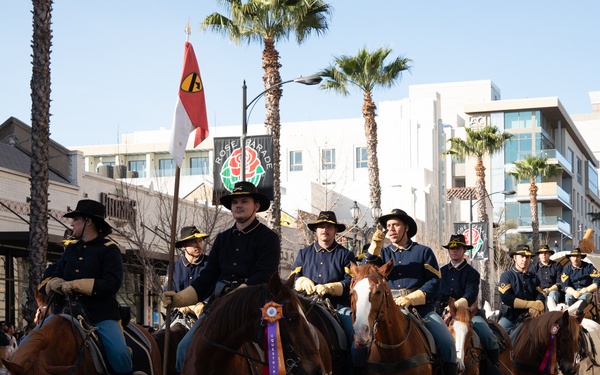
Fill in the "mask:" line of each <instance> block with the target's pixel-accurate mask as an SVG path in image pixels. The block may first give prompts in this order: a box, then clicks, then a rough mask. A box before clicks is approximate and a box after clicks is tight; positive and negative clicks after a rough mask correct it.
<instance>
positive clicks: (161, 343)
mask: <svg viewBox="0 0 600 375" xmlns="http://www.w3.org/2000/svg"><path fill="white" fill-rule="evenodd" d="M187 332H188V328H187V327H186V326H184V325H183V324H181V323H176V324H173V325H171V331H170V333H169V348H168V349H167V350H168V356H167V362H168V364H167V373H166V375H177V370H175V358H176V354H177V345H179V343H180V342H181V339H183V336H185V334H186V333H187ZM152 337H153V338H154V341H156V345H157V346H158V347H159V348H160V359H161V360H163V361H164V359H165V350H164V347H165V330H164V329H161V330H158V331H156V332H154V333H153V334H152Z"/></svg>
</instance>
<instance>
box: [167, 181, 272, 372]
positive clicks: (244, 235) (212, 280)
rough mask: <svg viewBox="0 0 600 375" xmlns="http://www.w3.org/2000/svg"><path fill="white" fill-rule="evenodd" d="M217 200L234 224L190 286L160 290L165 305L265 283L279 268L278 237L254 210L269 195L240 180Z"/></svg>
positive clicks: (186, 341)
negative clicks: (260, 219)
mask: <svg viewBox="0 0 600 375" xmlns="http://www.w3.org/2000/svg"><path fill="white" fill-rule="evenodd" d="M220 201H221V204H222V205H223V206H225V208H227V209H228V210H230V211H231V214H232V216H233V218H234V220H235V224H234V225H233V227H231V228H230V229H227V230H226V231H223V232H221V233H219V234H218V235H217V238H216V239H215V242H214V245H213V247H212V249H211V251H210V254H209V256H208V261H207V264H206V266H205V267H204V268H203V269H202V270H201V271H200V274H199V275H198V277H197V278H196V279H195V280H194V281H192V284H191V285H190V286H189V287H187V288H185V289H184V290H182V291H181V292H178V293H176V292H173V291H167V292H164V293H163V295H162V302H163V305H164V306H166V307H169V306H170V307H182V306H189V305H194V304H197V303H198V302H199V301H204V300H205V299H206V298H208V297H210V296H211V295H213V294H214V295H216V296H219V295H221V294H222V293H224V292H227V291H231V290H234V289H235V288H238V287H244V286H246V285H257V284H263V283H267V282H269V278H270V277H271V275H273V274H274V273H276V272H277V271H278V267H279V258H280V256H281V247H280V243H279V237H278V236H277V234H276V233H275V232H273V231H272V230H271V229H269V228H268V227H267V226H266V225H264V224H262V223H261V222H259V221H258V219H257V218H256V213H257V212H263V211H266V210H267V209H268V208H269V206H270V204H271V202H270V201H269V198H268V197H267V196H266V195H264V194H261V193H259V192H258V190H257V189H256V186H254V185H253V184H252V183H250V182H247V181H240V182H237V183H236V184H235V186H234V188H233V191H232V192H231V194H228V195H224V196H222V197H221V198H220ZM201 321H202V316H200V317H199V318H198V320H197V321H196V324H194V326H193V327H192V329H190V330H189V331H188V333H187V334H186V335H185V336H184V338H183V339H182V340H181V342H180V343H179V346H178V347H177V360H176V369H177V372H181V368H182V366H183V361H184V359H185V354H186V352H187V348H188V346H189V345H190V342H191V340H192V335H193V334H194V332H196V329H197V328H198V325H199V324H200V322H201Z"/></svg>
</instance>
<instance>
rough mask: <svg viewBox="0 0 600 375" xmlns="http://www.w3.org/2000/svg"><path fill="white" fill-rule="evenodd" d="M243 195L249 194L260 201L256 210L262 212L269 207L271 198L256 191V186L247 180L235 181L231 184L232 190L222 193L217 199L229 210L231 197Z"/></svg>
mask: <svg viewBox="0 0 600 375" xmlns="http://www.w3.org/2000/svg"><path fill="white" fill-rule="evenodd" d="M243 195H249V196H251V197H252V198H254V200H256V201H258V202H260V208H259V209H258V211H257V212H263V211H266V210H268V209H269V206H271V200H270V199H269V197H267V196H266V195H264V194H261V193H259V192H258V189H257V188H256V186H254V184H253V183H251V182H248V181H239V182H236V183H235V185H234V186H233V191H232V192H231V194H227V195H223V196H222V197H221V198H220V199H219V200H220V201H221V204H222V205H223V206H225V207H226V208H227V209H228V210H231V201H232V200H233V198H237V197H240V196H243Z"/></svg>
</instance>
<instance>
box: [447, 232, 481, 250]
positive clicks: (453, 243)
mask: <svg viewBox="0 0 600 375" xmlns="http://www.w3.org/2000/svg"><path fill="white" fill-rule="evenodd" d="M459 246H462V247H464V248H465V250H471V249H472V248H473V246H471V245H467V241H465V235H464V234H453V235H451V236H450V241H448V245H445V246H444V245H442V247H443V248H446V249H448V250H450V249H455V248H457V247H459Z"/></svg>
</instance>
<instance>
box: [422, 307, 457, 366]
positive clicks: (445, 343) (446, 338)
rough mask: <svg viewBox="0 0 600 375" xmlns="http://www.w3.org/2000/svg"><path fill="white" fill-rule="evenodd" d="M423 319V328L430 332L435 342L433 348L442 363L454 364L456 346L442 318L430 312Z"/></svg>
mask: <svg viewBox="0 0 600 375" xmlns="http://www.w3.org/2000/svg"><path fill="white" fill-rule="evenodd" d="M423 318H424V319H423V320H424V322H425V327H427V329H428V330H429V332H431V336H433V339H434V340H435V346H436V348H437V351H438V353H439V354H440V358H441V359H442V362H450V363H456V344H455V343H454V338H453V337H452V335H451V334H450V331H449V330H448V327H446V324H445V323H444V321H443V320H442V317H441V316H439V315H438V313H436V312H435V311H432V312H430V313H427V314H425V316H424V317H423Z"/></svg>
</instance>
